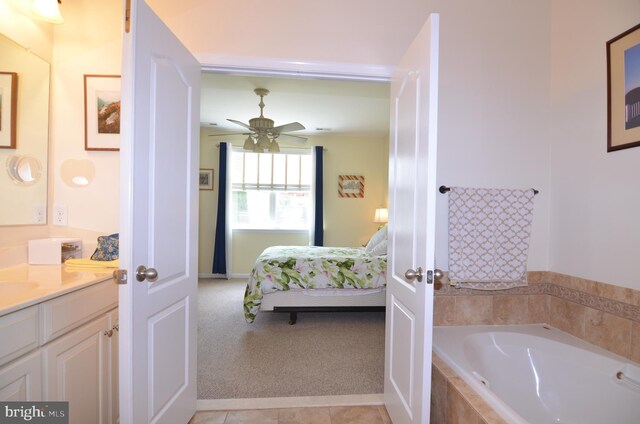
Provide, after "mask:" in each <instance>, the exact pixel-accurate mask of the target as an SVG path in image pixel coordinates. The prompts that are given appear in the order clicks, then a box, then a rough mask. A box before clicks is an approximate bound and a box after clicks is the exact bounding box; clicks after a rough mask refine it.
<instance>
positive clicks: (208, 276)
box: [198, 272, 227, 280]
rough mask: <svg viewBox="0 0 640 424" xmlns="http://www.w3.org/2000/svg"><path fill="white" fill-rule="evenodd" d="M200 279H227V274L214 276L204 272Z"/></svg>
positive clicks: (199, 276)
mask: <svg viewBox="0 0 640 424" xmlns="http://www.w3.org/2000/svg"><path fill="white" fill-rule="evenodd" d="M198 278H219V279H225V280H226V279H227V274H212V273H210V272H208V273H207V272H203V273H201V274H198Z"/></svg>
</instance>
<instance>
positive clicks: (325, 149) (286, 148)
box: [216, 143, 329, 153]
mask: <svg viewBox="0 0 640 424" xmlns="http://www.w3.org/2000/svg"><path fill="white" fill-rule="evenodd" d="M229 144H231V143H229ZM216 147H220V143H218V144H216ZM231 147H239V146H234V145H233V144H231ZM314 147H316V146H310V147H283V149H284V150H308V149H312V148H314ZM322 151H323V152H328V151H329V149H327V148H326V147H323V148H322ZM247 152H249V151H248V150H247ZM249 153H251V152H249ZM265 153H271V152H265Z"/></svg>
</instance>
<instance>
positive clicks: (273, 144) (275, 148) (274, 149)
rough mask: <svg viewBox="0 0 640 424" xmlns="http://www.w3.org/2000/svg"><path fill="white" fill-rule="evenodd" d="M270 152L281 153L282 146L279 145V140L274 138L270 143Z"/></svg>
mask: <svg viewBox="0 0 640 424" xmlns="http://www.w3.org/2000/svg"><path fill="white" fill-rule="evenodd" d="M269 153H280V146H278V142H277V141H275V140H273V141H272V142H271V144H270V145H269Z"/></svg>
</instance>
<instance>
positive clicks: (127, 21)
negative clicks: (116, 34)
mask: <svg viewBox="0 0 640 424" xmlns="http://www.w3.org/2000/svg"><path fill="white" fill-rule="evenodd" d="M129 31H131V0H127V2H126V4H125V9H124V32H126V33H127V34H129Z"/></svg>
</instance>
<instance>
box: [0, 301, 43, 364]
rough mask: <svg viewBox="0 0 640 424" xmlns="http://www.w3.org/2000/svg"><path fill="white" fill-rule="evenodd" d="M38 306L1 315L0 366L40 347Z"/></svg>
mask: <svg viewBox="0 0 640 424" xmlns="http://www.w3.org/2000/svg"><path fill="white" fill-rule="evenodd" d="M38 317H39V316H38V306H37V305H36V306H31V307H29V308H25V309H21V310H19V311H16V312H13V313H10V314H8V315H5V316H3V317H0V340H2V343H0V366H2V365H4V364H6V363H7V362H9V361H12V360H14V359H16V358H17V357H19V356H21V355H23V354H25V353H27V352H29V351H30V350H32V349H35V348H36V347H38V333H39V330H38V329H39V319H38Z"/></svg>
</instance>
